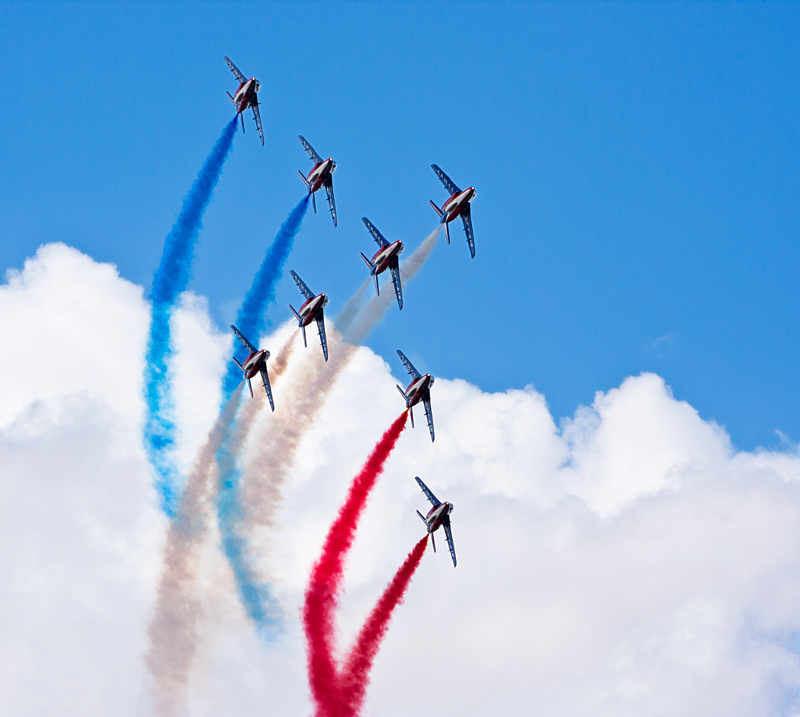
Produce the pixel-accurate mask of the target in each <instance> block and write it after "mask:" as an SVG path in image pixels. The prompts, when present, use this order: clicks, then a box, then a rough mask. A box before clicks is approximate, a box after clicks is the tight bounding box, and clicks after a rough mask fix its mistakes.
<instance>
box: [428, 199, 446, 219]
mask: <svg viewBox="0 0 800 717" xmlns="http://www.w3.org/2000/svg"><path fill="white" fill-rule="evenodd" d="M429 201H430V203H431V206H432V207H433V209H434V211H435V212H436V213H437V214H438V215H439V219H442V218H443V217H444V212H443V211H442V210H441V209H439V207H437V206H436V205H435V204H434V203H433V200H432V199H431V200H429Z"/></svg>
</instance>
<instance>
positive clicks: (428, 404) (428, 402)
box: [422, 393, 436, 441]
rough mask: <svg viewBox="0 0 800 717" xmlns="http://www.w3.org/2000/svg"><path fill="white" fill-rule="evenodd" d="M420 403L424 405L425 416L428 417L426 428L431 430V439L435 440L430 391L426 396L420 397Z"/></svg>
mask: <svg viewBox="0 0 800 717" xmlns="http://www.w3.org/2000/svg"><path fill="white" fill-rule="evenodd" d="M422 405H423V406H425V418H427V419H428V430H429V431H430V432H431V441H435V440H436V434H435V433H434V432H433V409H432V408H431V395H430V393H429V394H428V397H427V398H423V399H422Z"/></svg>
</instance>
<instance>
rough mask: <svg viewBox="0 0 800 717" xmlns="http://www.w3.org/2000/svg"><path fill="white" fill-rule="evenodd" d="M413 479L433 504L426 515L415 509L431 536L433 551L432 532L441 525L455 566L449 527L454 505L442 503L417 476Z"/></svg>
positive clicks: (434, 540)
mask: <svg viewBox="0 0 800 717" xmlns="http://www.w3.org/2000/svg"><path fill="white" fill-rule="evenodd" d="M415 480H416V481H417V483H419V487H420V488H422V492H423V493H424V494H425V497H426V498H427V499H428V500H429V501H430V502H431V503H432V504H433V508H431V509H430V510H429V511H428V514H427V515H422V513H420V512H419V511H417V515H418V516H419V517H420V518H422V522H423V523H425V527H426V528H427V529H428V534H429V535H430V536H431V541H432V542H433V552H434V553H435V552H436V538H434V536H433V534H434V533H435V532H436V531H437V530H438V529H439V527H442V528H444V537H445V538H447V546H448V547H449V548H450V557H451V558H453V567H456V546H455V545H453V531H452V529H451V528H450V513H452V512H453V508H454V506H453V504H452V503H442V501H440V500H439V499H438V498H437V497H436V496H435V495H434V494H433V493H431V491H430V489H429V488H428V486H426V485H425V484H424V483H423V482H422V481H421V480H420V479H419V476H416V477H415Z"/></svg>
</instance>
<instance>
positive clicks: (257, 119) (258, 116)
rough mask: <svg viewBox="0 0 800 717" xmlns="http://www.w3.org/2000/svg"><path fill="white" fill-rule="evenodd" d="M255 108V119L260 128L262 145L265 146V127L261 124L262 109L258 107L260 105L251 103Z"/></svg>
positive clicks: (259, 133)
mask: <svg viewBox="0 0 800 717" xmlns="http://www.w3.org/2000/svg"><path fill="white" fill-rule="evenodd" d="M250 106H251V107H252V108H253V119H254V120H255V121H256V127H257V128H258V136H259V137H261V146H262V147H263V146H264V128H263V127H262V126H261V110H259V109H258V105H257V104H256V105H250Z"/></svg>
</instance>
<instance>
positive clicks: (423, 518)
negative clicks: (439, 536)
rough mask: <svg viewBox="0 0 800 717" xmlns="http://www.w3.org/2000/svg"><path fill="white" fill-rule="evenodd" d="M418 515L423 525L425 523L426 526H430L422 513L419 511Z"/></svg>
mask: <svg viewBox="0 0 800 717" xmlns="http://www.w3.org/2000/svg"><path fill="white" fill-rule="evenodd" d="M417 515H418V516H419V519H420V520H421V521H422V522H423V523H425V525H428V521H427V520H425V516H424V515H422V513H420V512H419V511H417Z"/></svg>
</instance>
